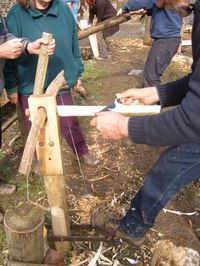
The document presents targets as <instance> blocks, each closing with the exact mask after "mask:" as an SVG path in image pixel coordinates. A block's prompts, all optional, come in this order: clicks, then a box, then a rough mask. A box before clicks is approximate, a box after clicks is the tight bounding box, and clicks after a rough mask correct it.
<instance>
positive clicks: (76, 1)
mask: <svg viewBox="0 0 200 266" xmlns="http://www.w3.org/2000/svg"><path fill="white" fill-rule="evenodd" d="M79 2H80V0H74V2H73V4H72V14H73V15H74V18H75V20H76V21H77V15H78V9H79Z"/></svg>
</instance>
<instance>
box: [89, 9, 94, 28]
mask: <svg viewBox="0 0 200 266" xmlns="http://www.w3.org/2000/svg"><path fill="white" fill-rule="evenodd" d="M94 15H95V7H92V8H90V9H89V24H93V20H94Z"/></svg>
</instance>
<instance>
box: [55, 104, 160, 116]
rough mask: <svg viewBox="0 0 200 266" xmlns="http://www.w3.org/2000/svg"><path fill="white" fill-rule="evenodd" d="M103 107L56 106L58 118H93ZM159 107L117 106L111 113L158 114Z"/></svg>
mask: <svg viewBox="0 0 200 266" xmlns="http://www.w3.org/2000/svg"><path fill="white" fill-rule="evenodd" d="M104 108H105V106H80V105H78V106H77V105H68V106H66V105H58V106H57V110H58V115H59V116H95V114H96V113H98V112H100V111H101V110H102V109H104ZM160 109H161V107H160V105H133V106H117V107H116V108H114V109H112V111H114V112H117V113H126V114H146V113H155V114H156V113H159V112H160Z"/></svg>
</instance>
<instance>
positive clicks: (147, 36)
mask: <svg viewBox="0 0 200 266" xmlns="http://www.w3.org/2000/svg"><path fill="white" fill-rule="evenodd" d="M150 24H151V17H150V16H145V32H144V42H143V43H144V44H145V45H151V44H152V39H151V37H150Z"/></svg>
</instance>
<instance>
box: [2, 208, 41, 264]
mask: <svg viewBox="0 0 200 266" xmlns="http://www.w3.org/2000/svg"><path fill="white" fill-rule="evenodd" d="M43 223H44V217H43V213H42V211H41V210H40V209H39V208H38V207H36V206H35V205H33V204H30V203H22V204H20V205H19V206H18V207H17V208H16V209H14V210H9V211H7V212H6V214H5V217H4V228H5V232H6V239H7V243H8V249H9V260H10V261H18V262H29V263H35V264H37V263H42V262H43V260H44V255H45V254H44V253H45V251H44V237H43Z"/></svg>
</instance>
